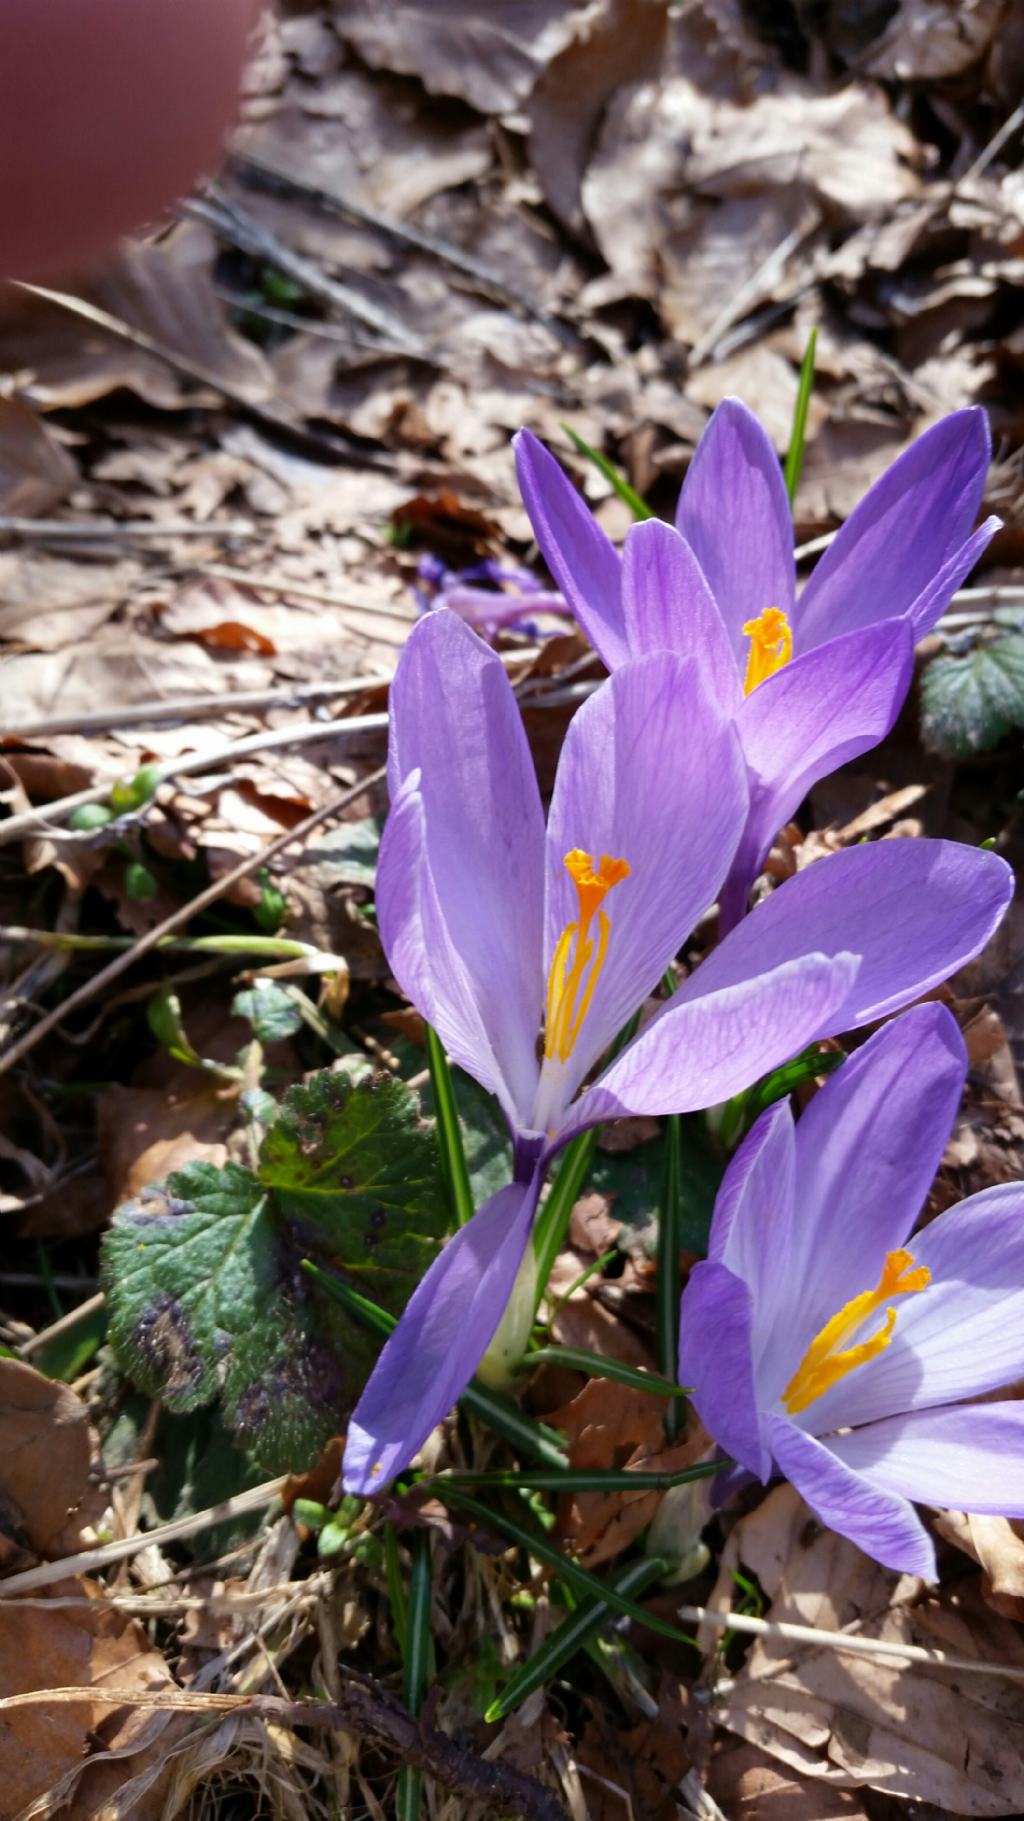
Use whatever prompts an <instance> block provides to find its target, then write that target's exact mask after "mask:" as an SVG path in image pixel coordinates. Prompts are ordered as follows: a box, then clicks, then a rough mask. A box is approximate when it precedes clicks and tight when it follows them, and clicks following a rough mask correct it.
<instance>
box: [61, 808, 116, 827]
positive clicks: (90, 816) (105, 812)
mask: <svg viewBox="0 0 1024 1821" xmlns="http://www.w3.org/2000/svg"><path fill="white" fill-rule="evenodd" d="M113 820H114V811H113V810H112V809H111V808H110V807H109V805H108V804H106V803H80V804H79V805H78V808H77V809H73V810H72V812H71V815H70V816H69V818H68V821H69V823H70V826H71V827H72V828H74V829H77V830H78V833H79V834H87V833H88V834H91V833H92V831H93V829H96V828H106V826H107V823H108V822H112V821H113Z"/></svg>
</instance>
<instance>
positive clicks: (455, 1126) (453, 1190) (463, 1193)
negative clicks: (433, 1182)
mask: <svg viewBox="0 0 1024 1821" xmlns="http://www.w3.org/2000/svg"><path fill="white" fill-rule="evenodd" d="M426 1032H427V1061H428V1062H429V1064H430V1082H431V1086H432V1087H433V1090H434V1109H435V1112H436V1115H437V1143H438V1149H439V1150H440V1153H441V1169H442V1171H443V1173H444V1178H445V1182H446V1183H447V1186H448V1199H449V1201H450V1202H451V1208H452V1214H453V1215H454V1217H455V1224H456V1226H457V1227H464V1226H465V1225H466V1222H467V1221H468V1220H471V1219H472V1218H473V1213H474V1206H473V1191H472V1189H471V1188H470V1186H469V1171H468V1170H467V1168H466V1153H465V1151H464V1149H463V1145H462V1127H461V1126H460V1125H459V1109H458V1106H457V1104H456V1100H455V1088H454V1085H453V1083H452V1072H451V1069H450V1068H449V1067H448V1058H447V1056H446V1055H445V1053H444V1044H443V1043H442V1042H441V1039H440V1037H439V1036H438V1034H437V1032H436V1031H435V1030H434V1028H433V1026H432V1025H429V1024H428V1025H427V1026H426Z"/></svg>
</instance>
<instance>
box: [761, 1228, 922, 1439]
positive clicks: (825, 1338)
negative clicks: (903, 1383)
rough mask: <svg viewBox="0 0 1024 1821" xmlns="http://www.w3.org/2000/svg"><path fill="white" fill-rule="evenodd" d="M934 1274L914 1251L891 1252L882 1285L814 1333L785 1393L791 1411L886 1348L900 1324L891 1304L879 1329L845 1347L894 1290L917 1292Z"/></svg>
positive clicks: (906, 1293)
mask: <svg viewBox="0 0 1024 1821" xmlns="http://www.w3.org/2000/svg"><path fill="white" fill-rule="evenodd" d="M931 1277H932V1274H931V1272H930V1271H929V1269H928V1267H927V1265H918V1266H917V1267H916V1268H915V1266H914V1260H913V1256H912V1254H911V1253H910V1252H904V1251H902V1250H901V1251H899V1252H887V1253H886V1255H885V1265H884V1267H883V1270H882V1275H881V1277H880V1278H879V1280H878V1285H877V1288H876V1289H874V1290H863V1291H862V1292H861V1294H860V1296H855V1297H854V1298H853V1300H852V1302H848V1303H844V1305H843V1307H842V1308H841V1309H840V1310H839V1312H838V1314H836V1315H833V1317H832V1320H831V1321H828V1322H826V1323H825V1326H824V1327H823V1328H822V1329H821V1332H820V1333H819V1334H816V1335H815V1337H814V1339H813V1340H812V1342H811V1344H810V1346H809V1347H808V1349H807V1352H806V1353H805V1354H804V1356H803V1359H802V1360H801V1361H800V1364H799V1366H798V1367H797V1369H796V1371H795V1372H794V1374H793V1376H792V1378H791V1379H790V1381H789V1384H788V1385H787V1386H786V1389H785V1391H784V1392H783V1394H782V1402H783V1404H784V1405H785V1407H786V1409H787V1411H788V1412H789V1415H790V1416H798V1415H799V1413H800V1411H801V1410H806V1409H807V1407H808V1405H809V1404H813V1403H814V1402H815V1401H816V1399H817V1398H819V1397H823V1396H824V1395H825V1392H826V1391H830V1390H831V1388H832V1386H833V1385H835V1384H838V1382H839V1380H840V1379H841V1378H845V1377H846V1374H847V1373H848V1372H852V1371H853V1370H854V1367H856V1366H863V1365H864V1364H865V1362H866V1361H867V1360H869V1359H874V1358H875V1356H876V1355H877V1354H879V1353H884V1352H885V1349H886V1347H887V1346H888V1345H889V1342H890V1341H891V1339H892V1333H893V1329H894V1328H895V1326H896V1311H895V1309H887V1310H886V1313H885V1325H884V1327H882V1328H880V1329H879V1331H878V1333H877V1334H872V1335H870V1336H869V1337H868V1339H867V1340H862V1341H858V1342H857V1343H856V1344H855V1345H854V1346H852V1347H844V1345H843V1343H844V1341H848V1340H851V1339H852V1338H853V1336H854V1334H856V1332H857V1330H858V1328H861V1327H863V1325H864V1323H865V1322H866V1321H867V1320H868V1319H869V1318H870V1317H871V1316H872V1315H875V1314H877V1312H878V1310H879V1309H880V1308H881V1307H882V1306H883V1304H884V1303H887V1302H888V1300H889V1298H890V1296H912V1295H913V1294H914V1292H915V1291H917V1290H924V1289H926V1288H927V1286H928V1284H930V1283H931Z"/></svg>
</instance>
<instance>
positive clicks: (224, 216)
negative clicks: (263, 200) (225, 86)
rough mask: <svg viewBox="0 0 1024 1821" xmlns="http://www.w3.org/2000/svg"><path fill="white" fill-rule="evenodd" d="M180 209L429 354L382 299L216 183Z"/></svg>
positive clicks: (340, 309) (311, 290) (346, 312)
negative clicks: (330, 272) (341, 276)
mask: <svg viewBox="0 0 1024 1821" xmlns="http://www.w3.org/2000/svg"><path fill="white" fill-rule="evenodd" d="M180 212H181V214H183V215H187V216H189V217H191V219H192V220H194V221H201V222H202V223H203V224H204V225H205V226H206V227H208V228H212V229H213V232H214V233H215V234H216V235H218V236H219V237H220V239H221V240H226V241H227V242H228V244H229V245H230V246H235V247H237V248H238V249H239V251H240V252H242V253H248V254H249V255H250V257H251V258H256V259H262V260H265V261H266V263H267V264H268V265H272V266H275V267H276V268H277V270H278V271H279V272H283V273H284V274H285V276H286V277H287V278H290V279H292V280H293V282H294V283H295V284H297V285H299V286H301V288H302V290H303V291H305V292H306V293H307V294H308V295H309V296H310V297H316V298H318V299H319V300H320V302H321V303H324V304H326V305H327V307H328V309H329V310H333V311H334V313H335V314H336V315H342V316H353V317H355V319H356V321H357V322H361V323H363V324H365V326H366V327H367V328H368V329H373V330H374V331H375V333H376V334H378V335H382V336H383V337H384V338H385V340H386V341H390V342H392V343H393V344H395V345H396V346H398V347H399V348H401V349H402V351H403V353H405V354H415V355H417V356H419V358H421V359H427V358H429V354H428V350H427V347H426V344H425V343H424V342H422V341H421V340H420V339H419V337H418V336H415V335H413V334H411V333H410V331H409V330H408V329H407V328H406V326H405V324H404V323H402V322H400V321H399V319H398V317H397V316H393V315H392V314H391V312H390V310H383V309H381V307H380V305H379V304H375V303H372V302H371V301H370V300H369V299H368V298H366V297H363V296H362V294H361V293H360V292H359V291H354V290H353V289H352V287H351V286H350V285H345V284H341V283H340V282H339V281H338V280H337V279H335V278H328V277H327V275H326V273H325V272H321V271H320V269H319V267H318V266H315V265H314V264H313V262H312V261H311V260H309V259H305V258H303V256H302V255H301V254H300V253H296V252H295V251H294V250H293V249H292V248H291V247H288V246H286V245H285V243H284V241H283V240H279V239H278V236H277V235H276V234H272V233H271V232H270V229H269V228H265V227H264V226H263V224H262V222H259V221H256V220H255V218H254V217H253V216H252V215H250V214H249V212H248V210H246V209H243V208H241V207H240V206H239V204H238V203H236V202H232V201H231V200H230V199H229V198H228V197H227V196H225V195H224V193H223V191H222V190H219V189H218V188H217V187H216V185H215V184H211V186H210V188H209V189H208V191H207V193H206V195H205V196H201V197H192V198H190V199H189V200H188V201H187V202H183V203H182V204H181V205H180Z"/></svg>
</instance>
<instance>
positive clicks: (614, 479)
mask: <svg viewBox="0 0 1024 1821" xmlns="http://www.w3.org/2000/svg"><path fill="white" fill-rule="evenodd" d="M562 429H563V430H564V431H565V434H566V436H567V437H568V438H569V440H570V442H571V443H572V445H573V447H574V449H575V450H576V451H577V453H578V454H579V455H583V456H585V457H586V459H587V461H588V462H593V464H594V467H595V468H596V469H597V471H598V473H599V474H603V475H604V478H605V480H606V481H608V482H609V483H610V485H611V486H612V487H613V488H614V490H615V492H616V493H617V494H618V496H619V498H620V500H621V501H622V502H623V505H626V506H628V507H629V510H630V512H631V513H632V514H633V517H634V518H637V519H641V518H653V517H654V513H653V512H652V511H651V508H650V506H648V505H646V504H645V503H644V501H643V500H642V499H641V498H640V495H639V493H637V491H636V489H635V487H631V486H630V484H629V482H628V480H627V479H626V477H625V475H624V474H623V473H621V471H620V470H619V469H618V468H616V466H615V463H614V462H610V461H609V460H608V457H607V456H606V455H602V454H601V451H600V449H592V448H591V446H590V444H589V443H587V442H584V440H583V438H582V436H581V435H580V434H579V431H578V430H574V429H573V427H572V425H571V424H565V423H563V425H562Z"/></svg>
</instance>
